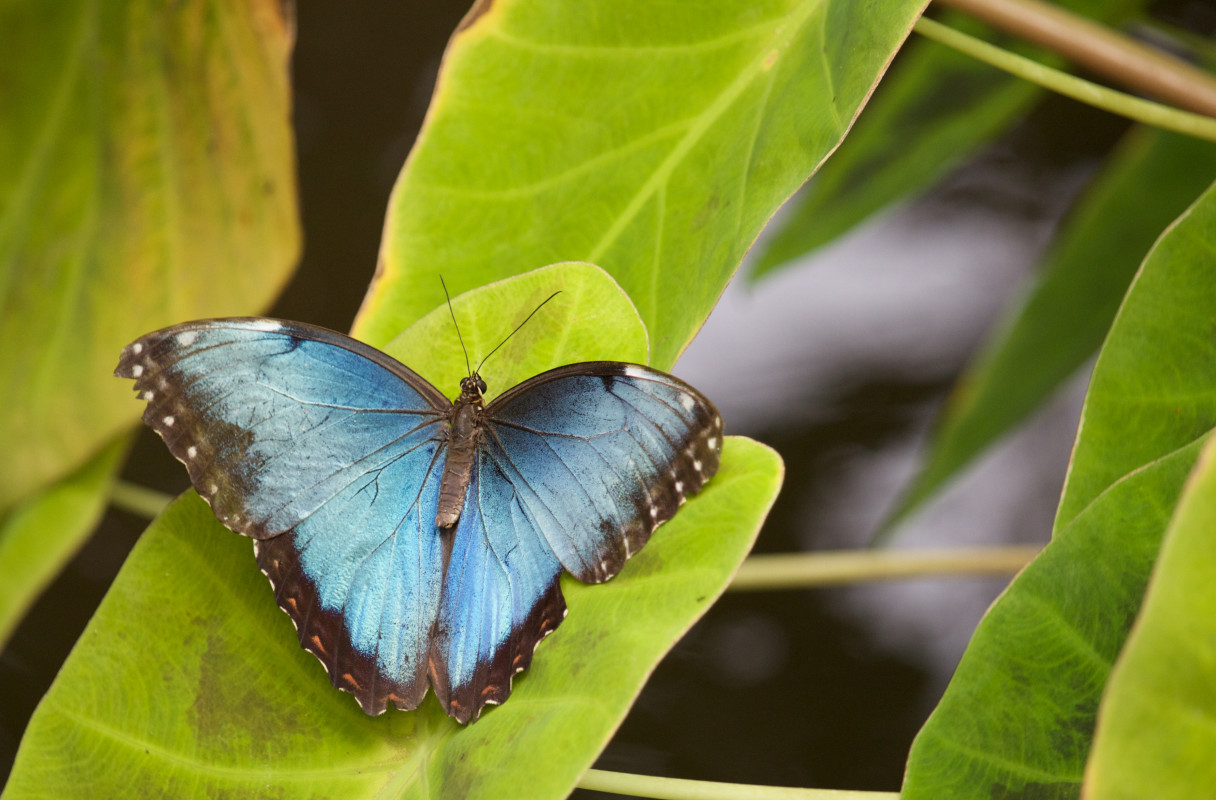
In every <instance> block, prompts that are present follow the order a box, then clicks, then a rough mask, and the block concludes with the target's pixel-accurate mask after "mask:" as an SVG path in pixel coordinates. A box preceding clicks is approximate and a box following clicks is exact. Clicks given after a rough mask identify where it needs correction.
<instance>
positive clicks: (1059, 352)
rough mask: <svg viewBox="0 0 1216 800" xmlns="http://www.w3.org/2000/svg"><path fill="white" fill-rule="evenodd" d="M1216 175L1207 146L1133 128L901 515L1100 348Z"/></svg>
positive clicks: (970, 381) (956, 401)
mask: <svg viewBox="0 0 1216 800" xmlns="http://www.w3.org/2000/svg"><path fill="white" fill-rule="evenodd" d="M1213 178H1216V146H1214V145H1213V144H1212V143H1211V142H1204V141H1201V140H1198V139H1190V138H1187V137H1184V136H1177V135H1174V134H1169V133H1163V132H1161V131H1154V130H1151V129H1145V128H1139V129H1136V130H1135V131H1133V132H1132V133H1131V134H1129V135H1128V136H1127V137H1126V138H1125V140H1124V141H1123V143H1122V144H1121V146H1120V147H1119V149H1118V150H1117V152H1116V153H1115V154H1114V155H1113V156H1112V158H1111V160H1110V161H1109V162H1108V163H1107V165H1106V169H1105V171H1104V172H1103V174H1102V175H1101V176H1099V178H1098V179H1097V181H1096V182H1095V183H1094V184H1093V185H1092V186H1091V187H1090V189H1089V191H1088V193H1087V194H1086V196H1085V198H1084V199H1083V200H1082V201H1081V203H1080V204H1079V205H1078V207H1077V208H1076V209H1075V210H1074V211H1073V213H1072V215H1071V217H1070V219H1069V221H1068V223H1067V226H1066V227H1065V229H1064V230H1063V232H1062V233H1061V234H1060V236H1059V237H1058V238H1057V239H1056V242H1055V244H1054V245H1053V247H1052V251H1051V253H1050V254H1049V255H1048V257H1047V260H1046V263H1045V264H1044V267H1043V273H1042V275H1041V277H1040V278H1039V279H1038V281H1037V282H1036V283H1035V285H1034V286H1033V287H1032V289H1031V291H1030V293H1029V295H1028V296H1027V298H1026V300H1025V301H1024V302H1023V303H1022V304H1021V306H1020V307H1019V308H1018V309H1016V311H1015V312H1014V313H1013V315H1012V316H1011V318H1010V321H1009V322H1007V323H1006V324H1004V325H1002V326H1001V327H1000V329H999V332H998V333H997V335H996V336H995V337H994V338H993V340H992V342H991V343H990V344H989V345H988V346H987V347H986V348H985V349H984V351H983V352H982V353H981V354H980V355H979V357H978V358H977V359H976V362H975V364H974V365H973V366H972V367H971V368H970V369H969V370H968V371H967V373H966V374H965V375H964V376H963V378H962V379H961V380H960V381H959V384H958V386H956V387H955V390H954V393H953V395H952V396H951V398H950V402H949V404H948V406H947V408H946V411H945V414H944V415H943V418H942V420H941V422H940V424H939V428H938V430H937V432H936V433H935V435H934V438H933V442H932V445H931V449H930V452H929V456H928V458H927V459H926V463H925V466H924V468H923V470H922V472H921V473H920V474H919V475H918V476H917V478H916V480H915V481H914V482H913V484H912V485H911V487H909V489H908V490H907V493H906V494H905V495H904V497H903V498H902V500H901V502H900V505H899V507H898V509H897V511H896V513H895V514H894V515H892V519H891V521H890V522H889V523H888V524H889V525H890V524H894V523H896V522H898V521H899V520H900V519H902V518H905V517H907V516H908V515H910V514H911V513H913V512H914V511H915V510H916V509H917V508H919V507H920V505H921V504H922V503H924V502H925V501H926V500H927V499H929V498H930V497H932V496H933V495H934V494H935V493H936V492H937V491H938V490H940V489H941V487H942V486H943V485H945V484H946V483H947V482H948V481H949V480H950V479H951V478H953V477H954V476H955V475H956V474H957V473H958V471H959V470H961V469H962V468H963V467H965V466H966V465H967V464H968V463H969V462H970V461H971V459H973V458H974V457H975V456H976V455H978V454H979V453H981V452H983V450H984V449H985V448H987V447H988V446H989V445H991V444H992V443H993V442H995V441H996V440H997V439H999V438H1000V437H1001V436H1002V435H1004V434H1005V433H1006V432H1008V431H1009V430H1010V429H1012V428H1013V427H1015V426H1016V425H1017V424H1019V423H1020V422H1022V420H1024V419H1025V418H1026V417H1027V416H1029V415H1030V414H1031V413H1032V412H1033V411H1034V410H1035V409H1036V408H1038V407H1039V405H1040V404H1041V403H1043V402H1044V401H1045V400H1046V399H1047V398H1048V397H1049V396H1050V395H1051V394H1052V392H1054V391H1055V390H1056V389H1057V388H1058V387H1059V386H1060V384H1062V383H1063V382H1064V381H1065V380H1066V379H1067V378H1068V377H1069V376H1070V375H1072V374H1073V373H1074V372H1076V370H1077V369H1079V368H1080V367H1081V366H1082V365H1084V364H1085V362H1086V361H1088V360H1089V359H1090V358H1091V357H1092V355H1093V354H1094V353H1095V352H1096V351H1097V349H1098V347H1099V346H1100V345H1101V343H1102V339H1103V337H1105V336H1106V333H1107V331H1108V330H1109V329H1110V325H1111V321H1112V320H1113V319H1114V317H1115V312H1116V311H1117V310H1118V307H1119V302H1120V301H1121V300H1122V299H1123V295H1124V294H1125V293H1126V291H1127V286H1128V284H1129V283H1130V282H1131V279H1132V276H1133V275H1134V274H1135V272H1136V269H1137V267H1139V265H1140V262H1141V260H1142V259H1143V257H1144V254H1145V253H1147V252H1148V250H1149V248H1150V247H1151V246H1152V244H1153V242H1154V241H1155V240H1156V238H1157V237H1158V236H1159V235H1160V234H1161V231H1162V230H1163V229H1164V228H1165V227H1166V226H1167V225H1168V224H1169V223H1170V222H1172V221H1173V220H1174V219H1175V218H1176V217H1177V216H1178V215H1179V214H1181V213H1182V212H1183V211H1185V210H1186V207H1187V206H1188V205H1190V204H1191V203H1192V202H1193V201H1194V200H1195V198H1196V197H1197V196H1199V195H1200V194H1201V193H1202V192H1203V191H1204V190H1205V189H1207V188H1208V186H1209V185H1210V184H1211V183H1212V180H1213Z"/></svg>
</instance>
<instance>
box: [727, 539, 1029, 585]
mask: <svg viewBox="0 0 1216 800" xmlns="http://www.w3.org/2000/svg"><path fill="white" fill-rule="evenodd" d="M1040 549H1041V548H1040V547H1038V546H1030V547H1026V546H1021V547H984V548H960V549H954V550H920V551H906V550H905V551H898V550H846V551H841V552H833V553H795V554H789V555H764V556H752V557H750V558H749V559H747V560H746V561H744V562H743V566H741V567H740V568H739V572H738V573H737V574H736V575H735V579H734V581H732V582H731V585H730V590H731V591H736V592H738V591H753V590H757V589H763V590H773V589H806V588H809V587H813V586H836V585H839V584H842V583H861V582H866V581H878V580H896V579H907V578H925V577H932V576H939V575H1009V574H1012V573H1015V572H1017V571H1018V570H1020V569H1021V568H1022V567H1024V566H1026V565H1027V564H1028V563H1030V561H1031V560H1032V559H1033V558H1034V557H1035V556H1036V555H1038V553H1039V550H1040Z"/></svg>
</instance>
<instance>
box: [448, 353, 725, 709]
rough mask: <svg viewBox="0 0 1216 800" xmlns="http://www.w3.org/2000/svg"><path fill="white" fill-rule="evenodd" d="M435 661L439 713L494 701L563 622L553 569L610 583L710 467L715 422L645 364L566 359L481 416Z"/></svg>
mask: <svg viewBox="0 0 1216 800" xmlns="http://www.w3.org/2000/svg"><path fill="white" fill-rule="evenodd" d="M482 426H483V429H482V433H481V437H480V446H479V450H478V454H477V460H476V462H475V469H474V474H473V478H472V480H471V482H470V487H469V493H468V495H467V497H466V500H465V506H464V511H463V513H462V515H461V517H460V521H459V522H458V523H457V526H456V536H455V539H454V542H453V549H452V555H451V563H450V565H449V567H448V574H447V578H446V580H445V583H444V589H443V599H442V601H441V604H440V612H439V625H438V627H437V629H436V637H435V642H434V645H433V648H434V649H433V653H432V660H433V661H434V662H435V664H436V665H438V667H439V668H438V669H437V670H436V673H435V674H434V675H433V682H434V686H435V692H436V694H437V695H438V696H439V698H440V699H441V700H442V701H443V702H444V704H445V706H447V707H448V709H449V713H451V714H452V715H453V716H455V717H456V718H457V719H460V720H461V721H465V720H467V719H470V718H473V719H475V718H476V717H477V715H478V714H479V713H480V712H481V710H482V707H483V706H484V705H485V704H487V703H500V702H502V701H503V700H505V699H506V697H507V695H508V694H510V691H511V678H512V676H513V675H514V674H515V673H516V672H519V671H520V670H522V669H524V668H525V667H527V666H528V664H529V662H530V661H531V659H532V651H533V650H534V649H535V647H536V645H537V643H538V642H539V641H540V640H541V639H543V638H544V637H545V636H546V635H548V634H549V633H550V632H552V631H553V629H554V628H556V627H557V625H558V624H559V623H560V622H561V620H562V618H563V617H564V616H565V611H566V607H565V602H564V600H563V599H562V595H561V591H560V589H559V587H558V582H557V581H558V577H559V575H560V573H561V570H562V568H565V569H566V570H567V571H569V572H571V573H572V574H573V575H574V576H575V577H576V578H578V579H579V580H581V581H584V582H595V583H598V582H600V581H604V580H607V579H608V578H611V577H612V576H613V575H616V574H617V572H619V571H620V569H621V567H622V566H623V565H624V563H625V561H626V560H627V559H628V558H629V557H630V556H631V555H632V554H633V553H636V552H637V551H638V550H639V549H640V548H641V547H642V545H644V544H645V543H646V542H647V541H648V540H649V538H650V535H651V533H653V531H654V529H655V528H656V527H658V526H659V525H660V524H661V523H663V522H665V521H666V520H668V519H670V518H671V517H672V516H673V515H674V514H675V512H676V510H677V509H678V508H679V506H680V504H681V503H683V502H684V498H685V496H686V495H688V494H691V493H694V492H696V491H698V490H699V489H700V488H701V487H702V485H703V484H704V483H705V481H706V480H708V478H709V477H710V476H711V475H713V474H714V472H715V471H716V470H717V468H718V461H719V458H720V455H721V447H722V420H721V417H719V416H718V413H717V411H716V410H715V409H714V407H713V405H712V404H711V403H710V402H709V401H708V400H707V399H706V398H705V397H704V396H702V395H701V394H700V392H698V391H697V390H696V389H693V388H692V387H691V386H688V385H687V384H685V383H684V382H682V381H680V380H678V379H677V378H674V377H672V376H670V375H667V374H665V373H662V372H658V371H656V370H652V369H650V368H648V367H642V366H637V365H633V364H623V363H618V362H592V363H584V364H573V365H570V366H566V367H560V368H558V369H555V370H550V371H549V372H546V373H543V374H541V375H538V376H536V377H534V378H532V379H530V380H528V381H525V382H524V383H522V384H520V385H519V386H516V387H515V388H514V389H511V390H510V391H508V392H506V393H504V394H503V395H502V396H501V397H499V398H498V399H496V400H495V401H494V402H493V403H491V404H490V405H489V406H488V407H487V408H486V410H485V414H484V415H483V422H482Z"/></svg>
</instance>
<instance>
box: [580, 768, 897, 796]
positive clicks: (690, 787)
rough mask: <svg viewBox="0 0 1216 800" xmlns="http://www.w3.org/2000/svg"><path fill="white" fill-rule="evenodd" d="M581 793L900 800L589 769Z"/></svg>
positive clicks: (875, 793)
mask: <svg viewBox="0 0 1216 800" xmlns="http://www.w3.org/2000/svg"><path fill="white" fill-rule="evenodd" d="M578 785H579V788H580V789H592V790H594V791H598V792H612V793H613V794H629V795H633V796H635V797H654V798H660V799H661V800H794V799H795V798H797V800H899V794H898V793H896V792H852V791H841V790H838V789H797V788H786V787H783V786H755V785H751V784H744V783H716V782H713V781H690V780H684V779H681V778H656V777H654V776H652V775H631V774H629V773H626V772H606V771H604V770H601V769H589V770H587V771H586V772H585V773H583V777H582V779H581V780H580V781H579V782H578Z"/></svg>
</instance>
